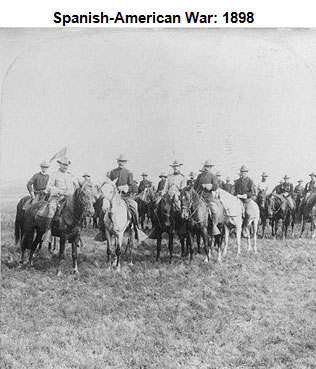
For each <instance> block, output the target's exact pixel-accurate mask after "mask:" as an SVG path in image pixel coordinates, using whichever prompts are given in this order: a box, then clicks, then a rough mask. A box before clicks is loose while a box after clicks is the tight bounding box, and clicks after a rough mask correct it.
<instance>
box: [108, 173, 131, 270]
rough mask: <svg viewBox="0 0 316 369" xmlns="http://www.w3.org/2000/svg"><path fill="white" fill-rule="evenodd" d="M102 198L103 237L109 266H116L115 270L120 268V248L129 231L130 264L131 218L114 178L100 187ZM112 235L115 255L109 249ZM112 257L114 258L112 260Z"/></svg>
mask: <svg viewBox="0 0 316 369" xmlns="http://www.w3.org/2000/svg"><path fill="white" fill-rule="evenodd" d="M102 192H103V195H104V199H103V206H102V210H103V212H104V214H105V215H104V219H103V220H104V226H105V237H106V240H107V254H108V261H109V262H110V266H111V265H114V266H116V269H117V271H120V269H121V248H122V244H123V238H124V233H125V232H127V231H128V232H129V237H128V243H129V246H130V258H131V262H130V263H131V265H132V248H133V245H134V238H135V237H134V236H135V235H134V229H133V225H132V218H131V215H130V212H129V210H128V207H127V204H126V202H125V201H124V200H123V198H122V196H121V195H120V193H119V191H118V189H117V188H116V180H115V181H111V180H107V182H106V183H105V184H104V185H103V189H102ZM112 236H114V239H115V246H116V248H115V256H114V253H113V252H112V250H111V247H112V242H111V241H112ZM112 257H114V259H113V260H112Z"/></svg>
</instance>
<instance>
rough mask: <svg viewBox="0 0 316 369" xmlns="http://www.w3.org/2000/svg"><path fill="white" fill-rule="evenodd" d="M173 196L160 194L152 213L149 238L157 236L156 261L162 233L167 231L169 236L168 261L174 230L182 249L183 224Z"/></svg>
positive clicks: (170, 254)
mask: <svg viewBox="0 0 316 369" xmlns="http://www.w3.org/2000/svg"><path fill="white" fill-rule="evenodd" d="M175 196H176V195H170V194H169V193H166V194H165V195H164V196H162V197H161V199H160V200H159V202H158V204H157V207H156V209H155V210H154V212H153V215H152V223H153V227H154V231H153V233H154V236H151V238H157V261H159V260H160V251H161V239H162V234H163V233H167V234H168V236H169V242H168V247H169V262H171V260H172V257H173V239H174V235H175V233H176V232H177V234H178V237H179V239H180V243H181V249H182V250H184V240H185V224H184V221H183V220H182V219H181V214H180V211H181V209H180V207H179V208H178V205H179V204H177V202H176V198H175Z"/></svg>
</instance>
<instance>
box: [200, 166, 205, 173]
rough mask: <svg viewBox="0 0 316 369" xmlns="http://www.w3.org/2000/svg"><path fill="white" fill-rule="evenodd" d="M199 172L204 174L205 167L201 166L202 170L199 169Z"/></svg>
mask: <svg viewBox="0 0 316 369" xmlns="http://www.w3.org/2000/svg"><path fill="white" fill-rule="evenodd" d="M199 172H201V173H203V172H205V166H204V165H203V167H202V169H199Z"/></svg>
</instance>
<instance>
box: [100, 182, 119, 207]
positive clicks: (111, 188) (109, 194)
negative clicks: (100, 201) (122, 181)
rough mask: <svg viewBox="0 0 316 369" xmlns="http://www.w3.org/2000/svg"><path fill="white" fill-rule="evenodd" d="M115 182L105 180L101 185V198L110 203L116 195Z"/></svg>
mask: <svg viewBox="0 0 316 369" xmlns="http://www.w3.org/2000/svg"><path fill="white" fill-rule="evenodd" d="M116 181H117V180H114V181H111V180H110V179H107V180H106V181H105V182H104V183H103V185H102V193H103V197H104V198H105V199H106V200H108V201H110V202H111V201H112V199H113V197H114V195H115V194H116V193H117V188H116Z"/></svg>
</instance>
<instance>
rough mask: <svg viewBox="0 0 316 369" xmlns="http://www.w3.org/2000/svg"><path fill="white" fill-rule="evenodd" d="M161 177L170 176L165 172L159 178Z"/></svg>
mask: <svg viewBox="0 0 316 369" xmlns="http://www.w3.org/2000/svg"><path fill="white" fill-rule="evenodd" d="M161 177H165V178H167V177H168V176H167V174H166V173H165V172H161V173H160V176H159V178H161Z"/></svg>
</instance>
